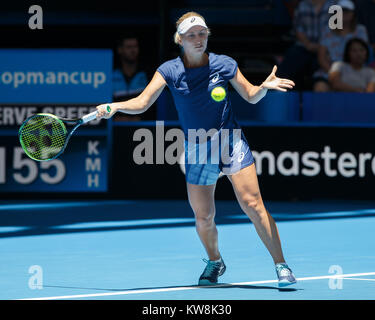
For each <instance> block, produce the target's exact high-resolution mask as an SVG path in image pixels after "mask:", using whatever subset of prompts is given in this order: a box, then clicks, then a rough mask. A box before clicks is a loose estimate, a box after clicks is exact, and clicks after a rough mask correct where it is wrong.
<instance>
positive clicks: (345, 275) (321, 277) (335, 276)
mask: <svg viewBox="0 0 375 320" xmlns="http://www.w3.org/2000/svg"><path fill="white" fill-rule="evenodd" d="M370 275H371V276H373V275H375V272H368V273H352V274H340V275H330V276H318V277H306V278H297V281H308V280H321V279H332V278H333V279H335V278H345V277H360V276H370ZM277 282H278V281H277V280H263V281H251V282H237V283H226V284H218V285H214V286H209V288H220V287H227V286H231V285H233V286H236V285H254V284H265V283H277ZM201 288H207V286H194V287H191V286H190V287H189V286H188V287H172V288H160V289H142V290H125V291H117V292H106V293H91V294H77V295H70V296H55V297H40V298H24V299H17V300H60V299H79V298H94V297H108V296H120V295H127V294H139V293H153V292H168V291H184V290H197V289H201Z"/></svg>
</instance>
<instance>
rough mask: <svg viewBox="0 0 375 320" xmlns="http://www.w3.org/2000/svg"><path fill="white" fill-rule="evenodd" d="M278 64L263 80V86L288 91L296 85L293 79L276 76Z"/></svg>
mask: <svg viewBox="0 0 375 320" xmlns="http://www.w3.org/2000/svg"><path fill="white" fill-rule="evenodd" d="M276 71H277V66H274V67H273V69H272V72H271V74H270V75H269V76H268V77H267V79H266V80H265V81H264V82H263V84H262V87H263V88H267V89H274V90H278V91H283V92H286V91H287V89H293V87H294V86H295V84H294V82H293V81H292V80H288V79H281V78H278V77H276Z"/></svg>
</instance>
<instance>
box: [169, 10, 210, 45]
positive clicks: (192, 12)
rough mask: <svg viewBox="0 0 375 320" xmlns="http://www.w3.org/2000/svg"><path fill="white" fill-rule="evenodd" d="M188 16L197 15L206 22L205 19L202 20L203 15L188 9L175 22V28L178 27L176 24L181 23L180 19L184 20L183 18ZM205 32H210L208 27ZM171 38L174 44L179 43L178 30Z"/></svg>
mask: <svg viewBox="0 0 375 320" xmlns="http://www.w3.org/2000/svg"><path fill="white" fill-rule="evenodd" d="M190 17H199V18H202V19H203V21H204V22H205V23H206V21H205V20H204V18H203V16H202V15H200V14H199V13H196V12H194V11H189V12H186V13H185V14H183V15H182V16H181V17H180V18H179V19H178V20H177V22H176V30H177V29H178V26H179V25H180V24H181V22H182V21H184V20H185V19H187V18H190ZM207 32H208V35H210V34H211V31H210V29H207ZM173 40H174V43H175V44H178V45H179V44H180V40H181V37H180V35H179V34H178V32H177V31H176V32H175V34H174V36H173Z"/></svg>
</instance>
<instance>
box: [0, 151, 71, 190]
mask: <svg viewBox="0 0 375 320" xmlns="http://www.w3.org/2000/svg"><path fill="white" fill-rule="evenodd" d="M13 151H14V152H13V166H12V168H13V169H14V170H19V171H18V172H14V173H13V175H12V176H13V179H14V180H15V181H16V182H17V183H20V184H30V183H32V182H34V181H35V180H36V179H37V178H38V172H39V170H38V162H36V161H34V160H31V159H29V158H27V157H26V156H25V153H24V151H23V150H22V148H20V147H14V149H13ZM39 164H40V168H41V169H50V168H52V167H54V168H55V169H56V170H54V171H55V174H54V175H51V174H50V173H48V172H42V173H41V174H40V178H41V180H42V181H44V182H45V183H48V184H57V183H59V182H61V181H62V180H63V179H64V177H65V174H66V169H65V165H64V163H63V162H62V161H61V160H59V159H54V160H51V161H44V162H40V163H39ZM6 168H7V166H6V149H5V148H4V147H0V184H5V183H6V182H7V176H6V171H7V170H6ZM24 168H26V169H27V170H25V169H24Z"/></svg>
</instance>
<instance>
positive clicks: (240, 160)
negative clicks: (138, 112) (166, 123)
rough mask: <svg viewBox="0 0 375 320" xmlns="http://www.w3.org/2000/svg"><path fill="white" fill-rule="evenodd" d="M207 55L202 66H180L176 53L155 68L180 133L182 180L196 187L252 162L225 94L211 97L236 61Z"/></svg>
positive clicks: (231, 74) (225, 83) (231, 72)
mask: <svg viewBox="0 0 375 320" xmlns="http://www.w3.org/2000/svg"><path fill="white" fill-rule="evenodd" d="M208 57H209V59H208V60H209V62H208V64H207V65H204V66H202V67H198V68H186V67H185V66H184V63H183V60H182V59H181V57H177V58H176V59H172V60H169V61H167V62H165V63H163V64H162V65H161V66H160V67H159V68H158V69H157V71H158V72H159V73H160V74H161V75H162V76H163V78H164V79H165V81H166V82H167V85H168V87H169V89H170V91H171V93H172V96H173V99H174V102H175V106H176V109H177V113H178V117H179V120H180V123H181V126H182V129H183V131H184V134H185V175H186V181H187V182H189V183H191V184H197V185H211V184H215V183H216V181H217V179H218V178H219V175H220V173H221V172H222V173H223V174H233V173H236V172H238V171H239V170H241V169H242V168H245V167H247V166H249V165H251V164H252V163H253V162H254V158H253V155H252V153H251V150H250V148H249V145H248V143H247V140H246V138H245V136H244V134H243V132H242V130H241V127H240V125H239V124H238V122H237V121H236V119H235V116H234V114H233V110H232V106H231V102H230V99H229V96H228V94H227V95H226V97H225V99H224V100H222V101H220V102H216V101H215V100H213V99H212V98H211V91H212V90H213V89H214V88H216V87H223V88H224V89H225V91H226V92H228V81H229V80H230V79H232V78H233V77H234V76H235V75H236V72H237V62H236V61H235V60H234V59H232V58H230V57H228V56H226V55H217V54H214V53H211V52H210V53H208Z"/></svg>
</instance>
